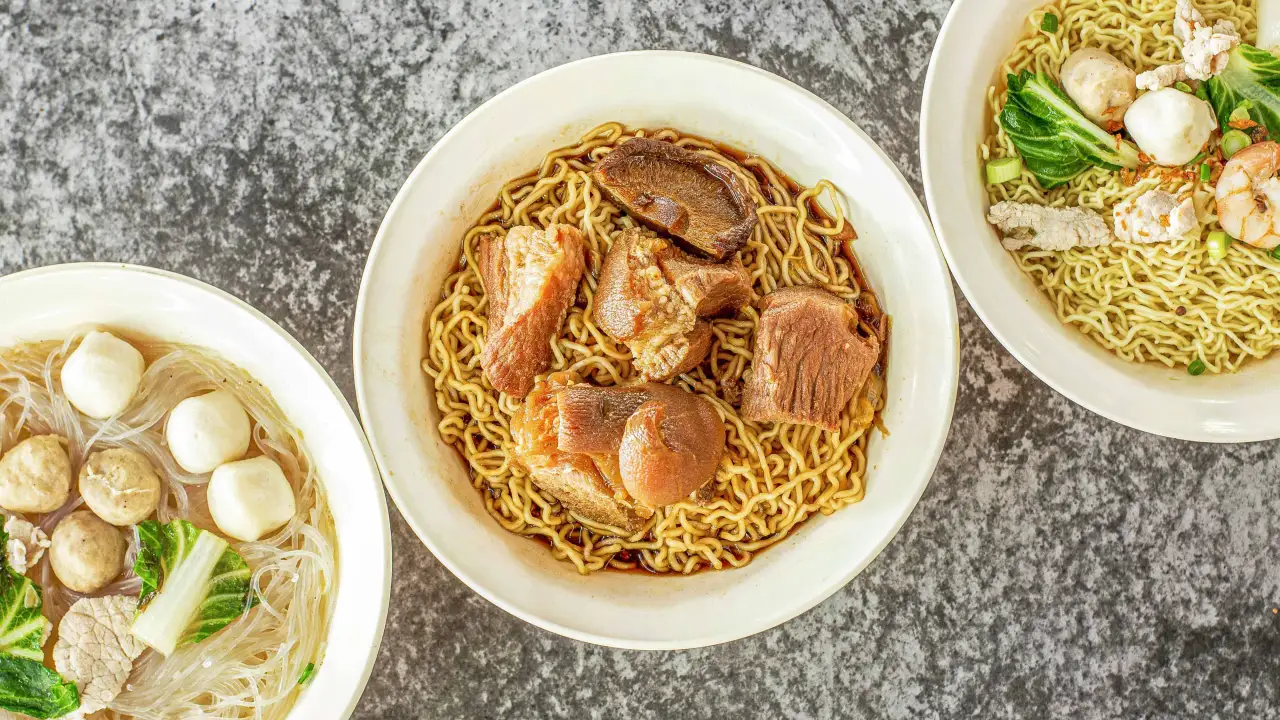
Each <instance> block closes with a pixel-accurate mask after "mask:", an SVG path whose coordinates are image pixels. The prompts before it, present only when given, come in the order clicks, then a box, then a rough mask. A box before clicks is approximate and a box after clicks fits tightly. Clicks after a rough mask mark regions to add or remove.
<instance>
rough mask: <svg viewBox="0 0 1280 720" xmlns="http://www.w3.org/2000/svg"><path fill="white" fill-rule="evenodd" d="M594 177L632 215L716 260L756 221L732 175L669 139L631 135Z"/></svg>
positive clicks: (735, 247) (730, 251)
mask: <svg viewBox="0 0 1280 720" xmlns="http://www.w3.org/2000/svg"><path fill="white" fill-rule="evenodd" d="M592 177H594V178H595V181H596V182H597V183H599V184H600V186H601V187H602V188H604V190H605V192H606V193H608V194H609V196H610V197H612V198H613V199H614V200H615V201H616V202H618V203H620V204H621V205H623V206H624V207H625V208H626V209H627V212H628V213H630V214H631V215H632V216H633V217H636V218H638V219H639V220H640V221H641V222H643V223H645V224H646V225H649V226H650V227H652V228H654V229H656V230H660V231H662V232H665V233H668V234H670V235H674V236H675V237H678V238H680V239H681V240H683V241H685V242H686V243H689V244H690V245H692V246H693V247H695V248H697V249H698V250H699V251H701V252H704V253H706V254H707V255H708V256H710V257H712V258H714V259H716V260H724V259H725V258H727V257H729V256H730V255H732V254H733V253H735V252H737V251H739V250H741V249H742V247H743V246H744V245H746V244H747V240H748V239H749V238H750V237H751V232H752V230H754V229H755V226H756V205H755V201H754V200H753V199H752V198H751V195H750V193H748V192H747V189H746V187H745V186H744V185H743V183H742V181H741V180H739V179H738V177H737V176H736V175H734V174H733V173H732V172H730V171H729V169H728V168H726V167H724V166H723V165H720V164H719V163H717V162H715V161H714V160H712V159H711V158H709V157H707V156H705V155H701V154H699V153H696V152H693V151H691V150H685V149H684V148H681V147H678V146H676V145H673V144H672V143H669V142H664V141H662V140H651V139H649V138H632V139H631V140H628V141H626V142H624V143H622V144H621V145H619V146H618V147H617V148H616V149H614V150H613V151H612V152H610V153H609V154H608V155H606V156H605V158H604V159H603V160H601V161H600V162H599V164H597V165H596V169H595V171H594V172H592Z"/></svg>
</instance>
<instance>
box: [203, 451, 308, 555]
mask: <svg viewBox="0 0 1280 720" xmlns="http://www.w3.org/2000/svg"><path fill="white" fill-rule="evenodd" d="M208 499H209V514H211V515H212V516H213V521H214V523H216V524H217V525H218V529H219V530H221V531H222V532H223V534H225V535H229V536H231V537H233V538H235V539H237V540H243V541H246V542H252V541H254V540H259V539H261V538H262V537H263V536H264V535H266V534H267V533H269V532H271V531H273V530H275V529H277V528H279V527H280V526H282V525H284V524H285V523H287V522H289V519H290V518H292V517H293V516H294V513H296V512H297V504H296V502H295V500H294V497H293V488H292V487H290V485H289V481H288V480H287V479H286V478H285V476H284V471H283V470H281V469H280V466H279V465H277V464H276V462H275V461H274V460H272V459H271V458H267V457H256V458H251V459H249V460H241V461H239V462H233V463H227V464H226V465H222V466H220V467H219V468H218V469H217V470H214V471H213V477H212V478H210V480H209V493H208Z"/></svg>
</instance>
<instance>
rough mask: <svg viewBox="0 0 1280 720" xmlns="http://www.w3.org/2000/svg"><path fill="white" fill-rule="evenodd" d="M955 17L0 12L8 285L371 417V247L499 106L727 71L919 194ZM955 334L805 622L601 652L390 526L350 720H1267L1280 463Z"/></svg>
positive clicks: (527, 7)
mask: <svg viewBox="0 0 1280 720" xmlns="http://www.w3.org/2000/svg"><path fill="white" fill-rule="evenodd" d="M947 5H948V2H947V0H914V1H912V0H901V1H900V2H885V1H884V0H852V1H851V2H835V1H833V0H825V1H824V0H769V1H761V2H756V3H739V2H727V1H724V0H712V1H710V2H704V1H702V0H694V1H692V2H688V1H685V0H653V1H652V2H643V3H636V4H634V5H626V4H620V3H613V2H607V1H605V2H602V1H601V0H585V1H583V0H575V1H570V2H565V3H559V2H548V1H547V0H528V1H526V2H514V1H512V0H502V1H501V2H497V3H493V4H489V5H486V4H461V3H459V4H455V3H451V2H448V1H447V0H422V1H419V2H416V3H415V2H398V1H397V2H390V1H387V0H378V1H376V2H369V3H356V2H346V1H345V0H321V1H320V2H302V1H300V0H292V1H286V2H280V3H277V2H265V1H264V2H253V1H250V0H235V1H232V0H217V2H208V1H206V2H202V3H190V4H188V3H182V2H171V3H150V2H137V3H93V2H79V1H72V0H63V1H61V2H46V1H41V0H0V148H3V149H2V150H0V272H4V273H8V272H12V271H15V270H19V269H22V268H27V267H34V266H39V265H46V264H51V263H59V262H67V261H73V260H112V261H125V262H134V263H143V264H148V265H155V266H158V267H163V268H169V269H172V270H177V271H179V272H184V273H187V274H190V275H194V276H196V277H198V278H200V279H202V280H205V281H207V282H211V283H213V284H215V285H218V286H221V287H223V288H225V289H227V290H229V291H231V292H232V293H235V294H236V295H239V296H241V297H243V298H245V299H247V300H248V301H249V302H251V303H253V304H254V305H256V306H258V307H259V308H261V309H263V310H264V311H265V312H266V313H267V314H268V315H270V316H272V317H273V318H275V319H276V320H277V321H279V322H280V323H281V324H282V325H284V326H285V327H286V328H287V329H288V330H290V331H291V332H293V333H294V335H296V336H297V337H298V338H299V339H300V340H301V341H302V343H303V344H304V345H306V346H307V347H308V348H310V349H311V351H312V352H313V353H315V355H316V356H317V357H318V358H319V359H320V361H321V362H322V363H324V365H325V366H326V367H327V368H328V369H329V371H330V372H331V373H332V374H333V376H334V378H335V379H336V380H337V382H338V385H339V386H341V387H342V388H343V390H344V391H345V392H346V393H347V396H348V397H352V396H353V393H352V379H351V346H350V339H349V337H350V330H351V324H352V314H353V312H354V304H355V296H356V290H357V288H358V286H359V283H360V273H361V270H362V269H363V267H364V258H365V253H366V252H367V250H368V248H369V245H370V243H371V242H372V241H373V237H374V233H375V231H376V229H377V226H378V222H379V220H380V219H381V217H382V214H383V212H384V211H385V209H386V207H387V206H388V204H389V203H390V202H391V199H392V198H393V197H394V195H395V193H396V190H397V189H398V188H399V187H400V184H401V182H403V180H404V178H405V177H406V176H407V175H408V173H409V171H410V170H411V169H412V168H413V166H414V165H415V164H416V163H417V161H418V159H419V158H420V157H421V156H422V155H423V154H424V153H425V152H426V151H427V149H428V148H430V147H431V144H432V143H433V142H434V141H435V140H436V139H437V138H439V137H440V135H441V134H443V133H444V132H445V131H446V130H447V129H448V128H449V127H450V126H452V125H453V124H454V123H456V122H457V121H458V120H460V119H461V118H462V117H463V116H464V115H465V114H466V113H467V112H469V111H470V110H471V109H472V108H474V107H475V106H476V105H478V104H480V103H481V102H483V101H484V100H485V99H487V98H488V97H490V96H491V95H493V94H494V93H496V92H498V91H499V90H502V89H503V88H505V87H507V86H509V85H511V84H513V83H515V82H517V81H519V80H522V79H524V78H526V77H529V76H530V75H533V74H535V73H537V72H539V71H541V70H544V69H547V68H550V67H553V66H555V65H559V64H561V63H564V62H566V61H569V60H573V59H576V58H580V57H584V56H588V55H594V54H599V53H604V52H609V51H613V50H624V49H639V48H677V49H683V50H696V51H701V52H708V53H714V54H718V55H724V56H728V57H732V58H737V59H741V60H745V61H747V62H749V63H752V64H754V65H758V66H760V67H763V68H766V69H768V70H771V71H773V72H776V73H778V74H780V75H783V76H784V77H787V78H789V79H791V80H794V81H795V82H797V83H799V84H801V85H803V86H805V87H807V88H809V89H811V90H813V91H814V92H816V93H817V94H818V95H820V96H822V97H823V98H825V99H827V100H828V101H830V102H832V103H833V104H834V105H835V106H836V107H838V108H839V109H841V110H842V111H844V112H845V113H847V114H848V115H849V116H850V117H852V118H853V119H854V120H855V121H857V122H858V123H859V124H861V125H862V127H863V128H864V129H866V130H867V132H869V133H870V134H871V136H872V137H873V138H874V139H875V140H876V141H878V142H879V143H880V144H881V145H882V146H883V147H884V148H885V149H886V150H887V151H888V153H889V155H890V156H892V157H893V158H894V159H895V160H896V161H897V163H898V164H899V166H900V167H901V168H902V169H903V171H904V173H905V174H906V175H907V177H908V178H909V179H910V180H911V182H912V184H913V185H914V186H915V187H916V189H917V191H918V190H919V189H920V171H919V161H918V158H917V150H916V148H917V137H916V132H917V131H916V117H917V112H918V107H919V103H920V94H921V88H922V86H923V83H924V74H925V67H926V63H927V60H928V56H929V50H930V48H931V46H932V43H933V40H934V36H935V35H936V33H937V31H938V28H939V26H940V24H941V22H942V19H943V17H944V15H945V13H946V10H947ZM0 312H2V310H0ZM960 321H961V339H962V342H963V345H964V358H963V364H962V368H961V386H960V397H959V402H958V405H957V407H956V419H955V425H954V426H953V428H952V432H951V438H950V441H949V443H948V445H947V448H946V452H945V454H944V456H943V458H942V462H941V464H940V466H939V470H938V472H937V474H936V475H935V476H934V478H933V482H932V484H931V485H930V486H929V489H928V491H927V492H926V493H925V496H924V499H923V500H922V501H921V502H920V505H919V507H918V508H917V509H916V511H915V513H914V514H913V515H912V516H911V518H910V520H908V522H907V524H906V526H905V527H904V528H903V530H902V533H901V534H900V535H899V536H898V537H897V539H896V540H894V541H893V543H892V544H890V546H889V548H888V549H887V550H886V551H885V552H884V554H883V555H881V557H880V558H879V559H878V560H876V561H875V563H873V564H872V565H871V567H870V568H869V569H868V570H867V571H866V572H864V573H863V574H862V575H861V576H859V577H858V578H857V579H855V580H854V581H853V582H851V583H850V584H849V585H848V587H846V588H845V589H844V590H842V591H841V592H839V593H837V594H836V595H835V596H834V597H832V598H831V599H830V600H828V601H827V602H825V603H823V604H822V605H821V606H819V607H818V608H816V609H814V610H812V611H810V612H809V613H807V614H805V615H804V616H802V617H800V618H798V619H796V620H794V621H792V622H790V623H787V624H786V625H784V626H782V627H780V628H777V629H774V630H772V631H769V632H766V633H763V634H760V635H758V636H755V637H752V638H750V639H747V640H743V641H739V642H735V643H731V644H729V645H725V646H722V647H716V648H710V649H705V650H698V651H692V652H681V653H641V652H622V651H614V650H608V649H604V648H599V647H594V646H590V645H584V644H581V643H576V642H573V641H570V640H565V639H562V638H560V637H557V636H555V635H552V634H550V633H547V632H543V631H541V630H538V629H536V628H533V627H531V626H529V625H526V624H524V623H522V622H521V621H519V620H517V619H515V618H514V617H511V616H509V615H507V614H506V613H504V612H502V611H501V610H499V609H497V608H496V607H493V606H491V605H489V604H488V603H487V602H485V601H484V600H482V599H480V598H479V597H478V596H477V595H475V594H474V593H472V592H471V591H470V590H469V589H467V588H466V587H465V586H464V585H463V584H462V583H461V582H459V581H458V580H456V579H455V578H454V577H453V576H452V575H450V574H449V572H448V571H447V570H445V569H444V568H443V567H442V566H441V565H440V564H439V563H438V562H436V560H435V559H434V558H433V557H432V556H431V555H430V553H428V552H427V550H426V549H425V548H424V547H423V546H422V545H420V544H419V543H418V541H417V540H416V538H415V537H414V536H413V534H412V533H411V532H410V531H409V529H408V527H407V526H406V525H405V524H404V522H403V521H402V520H401V519H400V518H399V516H397V515H395V514H394V513H393V521H392V524H393V530H394V535H395V552H396V559H395V584H394V589H393V593H392V598H391V603H392V604H391V615H390V618H389V620H388V623H387V632H386V638H385V641H384V643H383V646H382V652H381V655H380V657H379V660H378V664H377V667H376V668H375V670H374V675H373V678H372V680H371V681H370V683H369V687H368V690H367V691H366V692H365V695H364V698H363V700H362V702H361V704H360V706H359V709H358V711H357V713H356V717H357V718H360V719H362V720H374V719H385V720H390V719H392V718H460V717H485V718H499V717H502V718H507V717H512V718H540V717H574V718H581V717H590V718H663V717H677V716H697V717H788V718H801V717H868V718H872V717H874V718H879V717H885V718H934V717H959V716H963V717H981V718H1030V717H1049V716H1057V717H1077V718H1122V717H1123V718H1165V717H1206V718H1207V717H1215V718H1217V717H1221V718H1236V717H1250V718H1253V717H1280V679H1278V678H1280V617H1278V616H1277V615H1276V614H1274V613H1275V610H1274V608H1275V607H1276V605H1277V603H1280V561H1278V558H1280V520H1277V518H1280V491H1278V490H1277V486H1278V485H1280V482H1278V480H1277V478H1278V477H1280V460H1278V459H1277V458H1276V453H1275V449H1276V445H1275V444H1271V443H1267V444H1254V445H1245V446H1236V447H1210V446H1197V445H1191V444H1187V443H1180V442H1174V441H1170V440H1162V439H1159V438H1155V437H1152V436H1148V435H1143V434H1141V433H1138V432H1136V431H1131V430H1128V429H1125V428H1123V427H1121V426H1119V425H1115V424H1113V423H1110V422H1108V421H1106V420H1104V419H1102V418H1100V417H1096V416H1094V415H1091V414H1090V413H1088V412H1087V411H1085V410H1083V409H1081V408H1079V407H1076V406H1075V405H1073V404H1072V403H1070V402H1069V401H1067V400H1066V399H1064V398H1063V397H1061V396H1059V395H1057V394H1056V393H1054V392H1053V391H1051V390H1049V389H1048V388H1047V387H1046V386H1045V385H1043V384H1042V383H1040V382H1039V381H1038V380H1036V379H1035V378H1034V377H1033V376H1031V375H1030V374H1029V373H1028V372H1027V371H1026V370H1024V369H1023V368H1022V367H1021V366H1020V365H1019V364H1018V363H1017V362H1016V361H1015V360H1014V359H1013V358H1012V357H1010V356H1009V355H1008V354H1007V353H1005V352H1004V351H1003V350H1002V349H1001V348H1000V346H999V345H998V344H997V343H996V342H995V340H994V339H993V338H992V337H991V335H990V334H989V333H988V332H987V331H986V329H985V328H984V327H983V326H982V324H981V323H980V322H979V321H978V320H977V318H976V317H975V316H974V314H973V312H972V311H971V310H969V308H968V307H967V306H966V305H965V304H964V303H963V301H961V308H960Z"/></svg>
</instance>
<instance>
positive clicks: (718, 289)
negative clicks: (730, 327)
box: [658, 248, 756, 317]
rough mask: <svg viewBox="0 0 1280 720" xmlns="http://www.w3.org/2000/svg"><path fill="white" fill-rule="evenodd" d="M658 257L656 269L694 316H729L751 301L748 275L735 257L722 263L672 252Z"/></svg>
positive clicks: (753, 293) (751, 292) (753, 292)
mask: <svg viewBox="0 0 1280 720" xmlns="http://www.w3.org/2000/svg"><path fill="white" fill-rule="evenodd" d="M672 250H673V252H668V253H664V254H662V255H659V256H658V266H659V267H661V268H662V274H663V276H664V277H666V279H667V282H669V283H671V284H672V285H673V286H674V287H675V289H676V291H677V292H679V293H680V297H682V298H684V301H685V302H687V303H689V304H690V305H692V306H693V312H694V314H696V315H697V316H698V317H716V316H720V315H733V314H734V313H737V312H738V310H740V309H741V308H742V306H743V305H746V304H748V303H750V302H752V301H754V300H755V297H756V294H755V291H754V290H752V289H751V276H750V275H748V274H747V269H746V268H745V267H743V266H742V259H741V258H739V257H737V256H736V255H735V256H734V257H733V258H731V259H730V260H728V261H727V262H723V263H714V262H710V261H707V260H702V259H700V258H694V257H690V256H688V255H686V254H684V253H682V252H679V251H675V249H674V248H672Z"/></svg>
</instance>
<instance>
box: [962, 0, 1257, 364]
mask: <svg viewBox="0 0 1280 720" xmlns="http://www.w3.org/2000/svg"><path fill="white" fill-rule="evenodd" d="M1175 5H1176V2H1175V0H1126V1H1125V2H1113V1H1110V0H1059V1H1058V2H1054V3H1052V4H1049V5H1046V6H1045V7H1044V8H1043V9H1042V10H1040V11H1037V12H1035V13H1032V15H1031V17H1030V19H1029V21H1030V23H1031V25H1032V26H1033V27H1034V28H1035V30H1034V31H1033V32H1032V33H1031V35H1030V36H1029V37H1027V38H1025V39H1023V40H1021V41H1020V42H1019V43H1018V44H1017V46H1016V47H1015V48H1014V50H1013V52H1012V53H1011V54H1010V55H1009V56H1008V58H1006V60H1005V63H1004V65H1003V66H1002V67H1001V69H1000V82H999V83H998V84H997V85H995V86H993V87H991V88H990V89H989V90H988V93H987V104H988V106H989V111H990V134H989V135H988V137H987V139H986V142H985V143H984V145H983V146H982V153H983V158H984V159H989V158H999V157H1007V156H1010V155H1015V154H1017V153H1016V151H1015V150H1014V146H1013V143H1012V142H1011V141H1010V139H1009V137H1008V136H1007V135H1006V134H1005V132H1004V130H1003V129H1002V128H1000V126H999V124H998V123H997V122H996V121H995V117H996V116H998V115H999V113H1000V111H1001V110H1002V109H1003V107H1004V104H1005V100H1006V92H1005V85H1004V78H1005V77H1006V75H1007V74H1009V73H1017V72H1019V71H1021V70H1024V69H1030V70H1032V71H1038V72H1044V73H1046V74H1048V75H1049V76H1050V77H1052V78H1057V77H1058V71H1059V68H1061V66H1062V63H1063V61H1064V60H1066V58H1067V56H1068V55H1070V54H1071V53H1072V52H1073V51H1074V50H1076V49H1078V48H1081V47H1093V48H1099V49H1102V50H1105V51H1107V52H1109V53H1111V54H1112V55H1114V56H1115V57H1116V58H1118V59H1119V60H1120V61H1121V62H1122V63H1124V64H1125V65H1127V66H1128V67H1130V68H1131V69H1133V70H1134V71H1136V72H1139V73H1140V72H1143V71H1145V70H1150V69H1152V68H1154V67H1156V66H1159V65H1166V64H1169V63H1173V62H1178V61H1180V59H1181V56H1180V51H1179V47H1178V44H1177V43H1176V41H1175V40H1174V37H1173V34H1172V28H1173V15H1174V8H1175ZM1196 7H1197V8H1198V9H1199V10H1200V11H1201V12H1202V13H1203V14H1204V16H1205V18H1206V19H1207V20H1208V21H1209V22H1210V23H1213V22H1215V21H1216V20H1219V19H1229V20H1231V21H1233V22H1234V23H1235V25H1236V28H1237V29H1238V30H1239V32H1240V35H1241V37H1243V38H1245V41H1246V42H1248V41H1250V40H1251V39H1252V38H1254V37H1255V36H1256V34H1257V17H1256V10H1255V5H1254V2H1253V0H1241V1H1239V2H1236V1H1221V2H1205V1H1199V2H1197V3H1196ZM1046 12H1052V13H1054V14H1055V15H1057V16H1058V18H1059V22H1058V27H1057V29H1056V30H1055V31H1053V32H1047V31H1045V30H1042V29H1040V24H1041V18H1042V17H1043V16H1044V14H1045V13H1046ZM1156 171H1157V172H1156V173H1155V174H1153V173H1146V174H1145V175H1144V176H1142V177H1139V178H1134V177H1133V176H1132V174H1131V173H1117V172H1112V171H1109V170H1103V169H1099V168H1093V169H1091V170H1088V171H1086V172H1085V173H1083V174H1081V175H1079V176H1077V177H1076V178H1074V179H1072V180H1071V181H1069V182H1068V183H1066V184H1065V185H1062V186H1060V187H1057V188H1054V189H1053V190H1049V191H1047V192H1046V191H1043V190H1041V189H1040V187H1039V186H1038V185H1037V184H1036V183H1035V181H1034V180H1033V179H1032V175H1031V174H1030V172H1028V171H1025V170H1024V171H1023V174H1022V177H1021V178H1020V179H1018V180H1015V181H1012V182H1009V183H1006V184H1003V185H988V186H987V190H988V193H989V196H990V201H991V202H992V203H996V202H999V201H1001V200H1013V201H1018V202H1029V203H1036V204H1042V205H1051V206H1054V207H1085V208H1089V209H1092V210H1096V211H1098V212H1099V213H1101V214H1102V215H1103V217H1104V218H1105V219H1106V221H1107V222H1108V223H1109V224H1110V223H1111V218H1112V213H1111V211H1112V209H1113V208H1114V207H1115V206H1116V205H1117V204H1119V203H1121V202H1123V201H1125V200H1129V199H1132V198H1136V197H1138V196H1139V195H1142V194H1143V193H1145V192H1147V191H1148V190H1151V189H1153V188H1157V187H1158V188H1162V189H1164V190H1168V191H1169V192H1172V193H1174V194H1179V195H1180V194H1183V193H1190V194H1191V196H1192V198H1193V200H1194V202H1195V206H1196V214H1197V216H1198V217H1199V219H1200V221H1201V222H1202V223H1203V224H1204V226H1205V227H1204V230H1203V233H1202V236H1203V234H1204V233H1208V232H1209V231H1211V230H1218V229H1221V227H1220V225H1219V224H1218V219H1217V216H1216V212H1217V208H1216V205H1215V203H1214V188H1213V186H1212V185H1211V184H1210V183H1207V182H1203V181H1201V180H1200V178H1199V177H1197V176H1195V174H1194V173H1185V174H1184V173H1178V172H1174V171H1167V170H1166V171H1164V172H1160V169H1159V168H1157V169H1156ZM1135 180H1136V182H1135ZM1202 236H1196V237H1190V238H1184V239H1182V240H1180V241H1178V242H1174V243H1153V244H1130V243H1124V242H1115V243H1112V244H1110V245H1104V246H1100V247H1093V248H1088V247H1077V248H1072V249H1070V250H1066V251H1063V252H1055V251H1047V250H1039V249H1036V248H1025V249H1022V250H1016V251H1013V252H1012V255H1013V258H1014V259H1015V261H1016V262H1017V263H1018V266H1019V267H1020V268H1021V269H1022V271H1023V272H1025V273H1026V274H1027V275H1028V276H1029V277H1030V278H1031V280H1032V281H1033V282H1034V283H1035V284H1036V286H1037V287H1038V288H1039V289H1040V290H1041V291H1042V292H1043V293H1045V295H1047V296H1048V299H1049V300H1050V302H1051V303H1052V304H1053V306H1054V309H1055V312H1056V313H1057V316H1058V318H1059V319H1061V320H1062V322H1064V323H1066V324H1068V325H1070V326H1071V327H1074V328H1076V329H1078V330H1079V331H1080V332H1082V333H1084V334H1086V335H1088V336H1089V337H1090V338H1092V339H1093V340H1094V341H1096V342H1098V343H1099V344H1100V345H1102V346H1103V347H1105V348H1107V349H1108V350H1110V351H1112V352H1114V353H1115V354H1116V355H1118V356H1119V357H1121V358H1124V359H1125V360H1129V361H1134V362H1151V361H1154V362H1158V363H1162V364H1164V365H1166V366H1170V367H1186V366H1188V365H1190V364H1191V363H1193V362H1194V361H1196V360H1199V361H1201V362H1203V363H1204V364H1205V366H1206V368H1207V369H1208V370H1209V371H1211V372H1229V371H1234V370H1237V369H1239V368H1240V366H1241V365H1242V364H1243V363H1245V362H1246V361H1247V360H1249V359H1250V358H1261V357H1264V356H1266V355H1267V354H1269V353H1271V352H1272V351H1273V350H1275V349H1276V348H1277V347H1280V260H1276V259H1275V258H1273V257H1271V256H1270V255H1269V254H1268V253H1267V252H1266V251H1265V250H1262V249H1259V248H1254V247H1251V246H1249V245H1246V244H1244V243H1239V242H1237V243H1232V244H1231V247H1230V250H1229V251H1228V253H1227V256H1226V258H1225V259H1223V260H1219V261H1217V262H1213V261H1211V260H1210V258H1209V255H1208V251H1207V248H1206V245H1205V243H1204V241H1203V238H1202Z"/></svg>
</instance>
